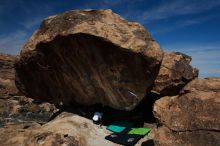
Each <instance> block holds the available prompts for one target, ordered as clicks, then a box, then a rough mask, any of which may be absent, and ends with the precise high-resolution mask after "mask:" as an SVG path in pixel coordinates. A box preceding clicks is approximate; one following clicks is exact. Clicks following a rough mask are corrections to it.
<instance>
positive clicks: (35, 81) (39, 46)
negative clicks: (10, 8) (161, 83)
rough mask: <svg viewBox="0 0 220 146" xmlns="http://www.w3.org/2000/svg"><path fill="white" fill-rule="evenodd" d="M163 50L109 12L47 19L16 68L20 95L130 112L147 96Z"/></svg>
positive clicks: (133, 24)
mask: <svg viewBox="0 0 220 146" xmlns="http://www.w3.org/2000/svg"><path fill="white" fill-rule="evenodd" d="M162 58H163V51H162V50H161V48H160V46H159V45H158V44H157V42H156V41H154V40H153V39H152V38H151V36H150V34H149V33H148V32H147V31H146V30H145V29H144V27H143V26H141V25H140V24H138V23H136V22H130V21H127V20H125V19H123V18H122V17H120V16H119V15H117V14H115V13H113V12H112V11H111V10H76V11H68V12H65V13H62V14H59V15H56V16H51V17H48V18H46V19H45V20H44V21H43V23H42V25H41V26H40V28H39V29H38V30H37V31H36V32H35V33H34V34H33V35H32V36H31V38H30V39H29V40H28V41H27V43H26V44H25V45H24V47H23V49H22V51H21V55H20V59H19V60H18V61H17V62H16V64H15V69H16V83H17V87H18V88H19V90H20V91H22V92H23V93H25V95H28V96H30V97H32V98H34V99H37V100H42V101H49V102H53V103H56V104H63V105H66V106H67V105H76V104H82V105H92V104H95V103H101V104H103V105H107V106H110V107H112V108H115V109H121V110H132V109H134V108H135V106H136V105H137V104H138V103H139V102H140V101H141V100H142V99H143V98H144V97H145V94H146V93H147V91H150V90H151V88H152V86H153V83H154V80H155V78H156V76H157V74H158V72H159V68H160V63H161V61H162Z"/></svg>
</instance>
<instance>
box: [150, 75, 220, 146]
mask: <svg viewBox="0 0 220 146" xmlns="http://www.w3.org/2000/svg"><path fill="white" fill-rule="evenodd" d="M153 112H154V115H155V117H156V118H157V119H158V120H159V122H160V123H161V124H162V125H163V127H161V128H159V129H158V130H157V132H156V133H157V134H156V135H155V137H154V138H155V141H156V145H159V146H169V145H175V146H185V145H190V146H197V145H201V146H206V145H210V146H218V145H219V144H220V132H219V131H220V124H219V123H220V78H207V79H195V80H193V81H191V82H189V83H188V84H187V85H186V86H185V87H184V88H183V89H182V91H181V95H178V96H166V97H162V98H161V99H159V100H157V101H156V102H155V104H154V109H153Z"/></svg>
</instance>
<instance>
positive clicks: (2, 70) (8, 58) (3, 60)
mask: <svg viewBox="0 0 220 146" xmlns="http://www.w3.org/2000/svg"><path fill="white" fill-rule="evenodd" d="M16 58H17V57H16V56H12V55H6V54H0V98H8V97H9V96H10V95H9V93H10V94H17V93H18V90H17V88H16V86H15V82H14V81H15V70H14V62H15V60H16Z"/></svg>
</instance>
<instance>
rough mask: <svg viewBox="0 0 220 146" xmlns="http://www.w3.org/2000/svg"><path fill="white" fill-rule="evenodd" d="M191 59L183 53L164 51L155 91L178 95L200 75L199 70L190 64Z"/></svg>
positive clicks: (162, 93)
mask: <svg viewBox="0 0 220 146" xmlns="http://www.w3.org/2000/svg"><path fill="white" fill-rule="evenodd" d="M191 60H192V58H191V57H190V56H187V55H185V54H183V53H179V52H168V53H164V57H163V61H162V63H161V66H160V71H159V74H158V76H157V78H156V80H155V82H154V87H153V91H154V92H157V93H159V94H160V95H161V96H173V95H177V94H178V93H179V92H180V91H181V89H182V88H183V87H184V86H185V85H186V84H187V83H188V82H189V81H191V80H193V79H195V78H197V77H198V70H197V69H196V68H193V67H192V66H191V65H190V61H191Z"/></svg>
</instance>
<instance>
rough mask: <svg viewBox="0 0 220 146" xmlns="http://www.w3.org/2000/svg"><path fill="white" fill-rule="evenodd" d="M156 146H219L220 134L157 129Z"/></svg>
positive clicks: (164, 128)
mask: <svg viewBox="0 0 220 146" xmlns="http://www.w3.org/2000/svg"><path fill="white" fill-rule="evenodd" d="M154 141H155V146H219V145H220V133H219V132H215V131H202V130H198V131H185V132H173V131H171V130H169V129H168V128H166V127H161V128H159V129H157V131H156V133H155V136H154Z"/></svg>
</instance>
